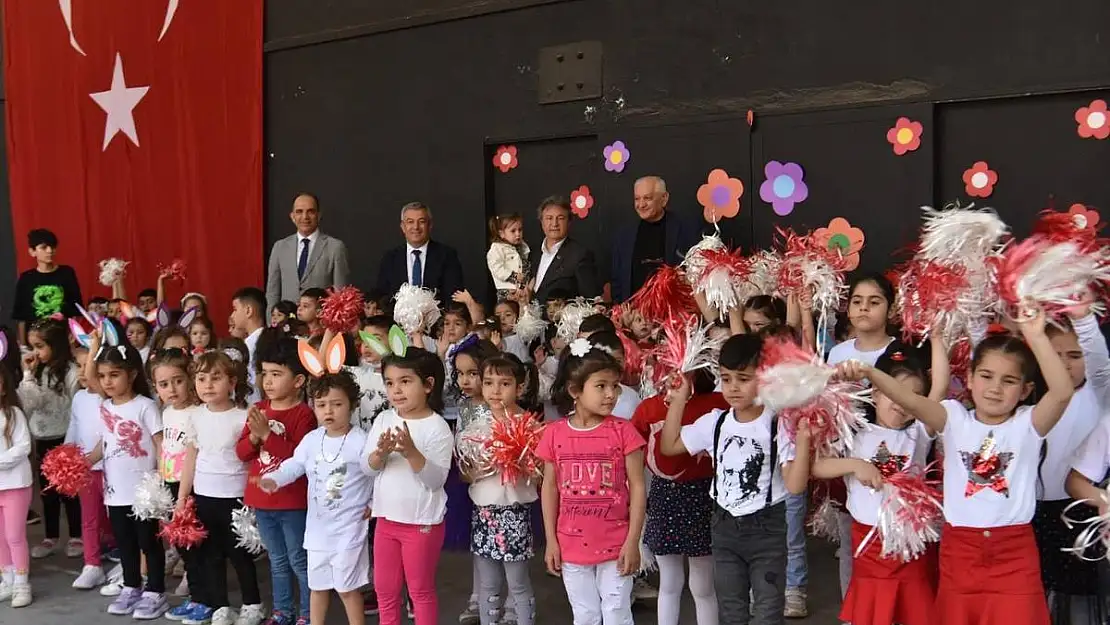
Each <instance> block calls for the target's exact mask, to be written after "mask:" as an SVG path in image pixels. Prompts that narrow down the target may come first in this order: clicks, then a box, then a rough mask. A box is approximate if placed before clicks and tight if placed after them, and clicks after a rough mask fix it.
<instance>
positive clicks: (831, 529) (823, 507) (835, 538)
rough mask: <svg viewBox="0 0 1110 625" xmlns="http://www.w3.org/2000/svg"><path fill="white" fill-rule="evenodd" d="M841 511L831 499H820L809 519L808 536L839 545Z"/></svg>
mask: <svg viewBox="0 0 1110 625" xmlns="http://www.w3.org/2000/svg"><path fill="white" fill-rule="evenodd" d="M841 510H843V508H841V506H840V504H838V503H836V501H835V500H834V499H833V498H832V497H825V498H824V499H822V500H821V503H819V504H818V505H817V508H816V509H815V510H814V511H813V515H812V516H811V517H810V519H809V523H808V525H809V535H810V536H813V537H814V538H824V539H825V540H827V541H829V542H830V543H832V544H834V545H839V544H840V512H841Z"/></svg>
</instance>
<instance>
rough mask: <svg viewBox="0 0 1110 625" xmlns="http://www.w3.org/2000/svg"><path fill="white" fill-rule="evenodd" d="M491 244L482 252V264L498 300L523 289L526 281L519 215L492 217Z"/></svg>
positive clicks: (525, 260) (525, 265) (525, 250)
mask: <svg viewBox="0 0 1110 625" xmlns="http://www.w3.org/2000/svg"><path fill="white" fill-rule="evenodd" d="M489 236H490V240H491V241H493V243H491V244H490V246H489V251H488V252H486V265H488V267H489V273H490V275H491V276H493V286H494V288H496V289H497V299H498V300H502V299H505V298H507V297H509V296H510V295H513V294H514V292H515V291H516V290H517V289H520V288H523V287H524V284H525V282H527V281H528V280H527V278H526V276H525V271H526V269H525V267H527V266H528V244H527V243H525V242H524V220H523V219H521V217H520V215H516V214H512V215H494V216H493V217H490V219H489Z"/></svg>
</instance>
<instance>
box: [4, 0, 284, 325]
mask: <svg viewBox="0 0 1110 625" xmlns="http://www.w3.org/2000/svg"><path fill="white" fill-rule="evenodd" d="M4 60H5V76H4V78H5V86H6V93H7V96H8V100H7V109H6V114H7V132H8V166H9V175H10V179H11V202H12V222H13V223H12V225H13V229H14V232H15V239H16V240H15V247H16V249H17V250H19V251H20V253H18V254H17V255H16V256H17V258H18V259H19V263H20V269H26V268H29V267H30V266H31V263H32V262H33V261H32V259H31V258H30V257H29V255H27V254H25V253H22V250H24V249H26V233H27V231H28V230H30V229H32V228H49V229H51V230H53V231H54V232H55V233H56V234H57V235H58V238H59V241H60V244H59V253H58V256H57V257H58V259H59V262H61V263H64V264H68V265H72V266H73V267H74V268H75V269H76V270H77V275H78V277H79V279H80V281H81V287H82V289H83V291H84V293H85V294H86V297H87V296H88V295H89V294H105V295H106V294H108V292H109V290H108V289H107V288H106V287H102V286H100V285H99V282H98V281H97V276H98V269H97V266H96V265H97V262H98V261H99V260H101V259H104V258H109V257H116V258H121V259H123V260H127V261H130V263H131V264H130V265H129V266H128V278H127V292H128V295H129V296H130V298H131V299H132V300H133V301H134V299H135V298H136V296H137V294H138V290H139V289H142V288H145V287H153V286H154V285H155V284H156V279H157V275H158V266H159V264H162V265H167V264H169V263H170V262H172V261H173V260H174V259H177V258H180V259H183V260H184V261H185V262H187V263H188V266H189V276H188V282H187V283H186V284H185V285H183V288H184V289H186V290H189V291H200V292H202V293H204V294H205V295H206V296H207V297H208V300H209V307H210V314H211V315H212V316H213V317H215V318H216V319H223V318H224V317H223V315H224V314H225V312H226V310H227V309H228V307H229V302H230V297H231V294H232V293H233V292H234V291H235V290H236V289H238V288H240V287H242V286H250V285H253V286H257V285H261V284H262V0H233V1H229V0H189V1H188V2H180V0H161V1H152V0H59V1H58V2H54V1H53V0H33V1H31V2H27V1H26V0H4ZM167 286H169V285H168V284H167ZM180 295H181V293H180V292H176V293H170V294H169V302H168V303H169V305H170V306H171V307H172V306H175V305H176V303H177V301H176V298H177V297H180Z"/></svg>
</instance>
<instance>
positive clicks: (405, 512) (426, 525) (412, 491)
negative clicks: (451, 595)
mask: <svg viewBox="0 0 1110 625" xmlns="http://www.w3.org/2000/svg"><path fill="white" fill-rule="evenodd" d="M391 343H392V341H391ZM397 352H400V353H397ZM382 374H383V375H384V376H385V388H386V393H387V394H388V395H389V403H390V405H392V406H393V408H392V409H391V410H386V411H385V412H383V413H381V414H380V415H378V418H377V419H375V420H374V425H373V426H372V427H371V428H370V434H369V437H368V441H367V452H368V453H369V458H368V459H367V462H368V463H369V466H370V472H371V475H373V476H374V492H375V493H377V496H376V497H375V498H374V506H373V515H374V517H375V518H376V519H377V525H376V527H375V530H374V589H375V591H376V592H377V595H378V608H379V609H380V611H381V612H380V616H379V618H380V621H379V622H380V623H381V625H400V623H401V586H402V583H403V584H405V585H407V587H408V590H409V594H410V596H411V597H412V601H413V604H414V612H415V615H416V625H436V624H437V623H438V622H439V620H438V619H439V604H438V599H437V597H436V588H435V575H436V566H437V565H438V564H439V552H440V549H441V548H442V547H443V518H444V515H445V514H446V513H447V494H446V493H445V492H444V490H443V485H444V483H445V482H446V481H447V472H448V470H449V469H450V466H451V452H452V449H453V447H454V438H453V437H452V435H451V428H450V427H448V425H447V422H446V421H444V419H443V417H442V416H440V414H439V411H440V410H443V377H444V374H443V363H442V362H441V361H440V360H439V358H437V357H436V355H435V354H432V353H429V352H426V351H424V350H422V349H417V348H406V347H404V346H400V347H395V348H394V353H392V354H390V355H388V356H386V357H385V358H384V359H383V360H382ZM402 577H403V578H404V579H402Z"/></svg>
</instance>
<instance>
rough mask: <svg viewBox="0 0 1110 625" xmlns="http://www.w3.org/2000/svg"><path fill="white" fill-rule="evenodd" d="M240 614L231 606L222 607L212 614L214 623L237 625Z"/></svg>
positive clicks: (214, 624)
mask: <svg viewBox="0 0 1110 625" xmlns="http://www.w3.org/2000/svg"><path fill="white" fill-rule="evenodd" d="M237 619H238V615H237V614H235V610H232V609H231V608H220V609H219V610H216V611H215V612H214V613H213V614H212V625H235V621H236V620H237Z"/></svg>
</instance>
